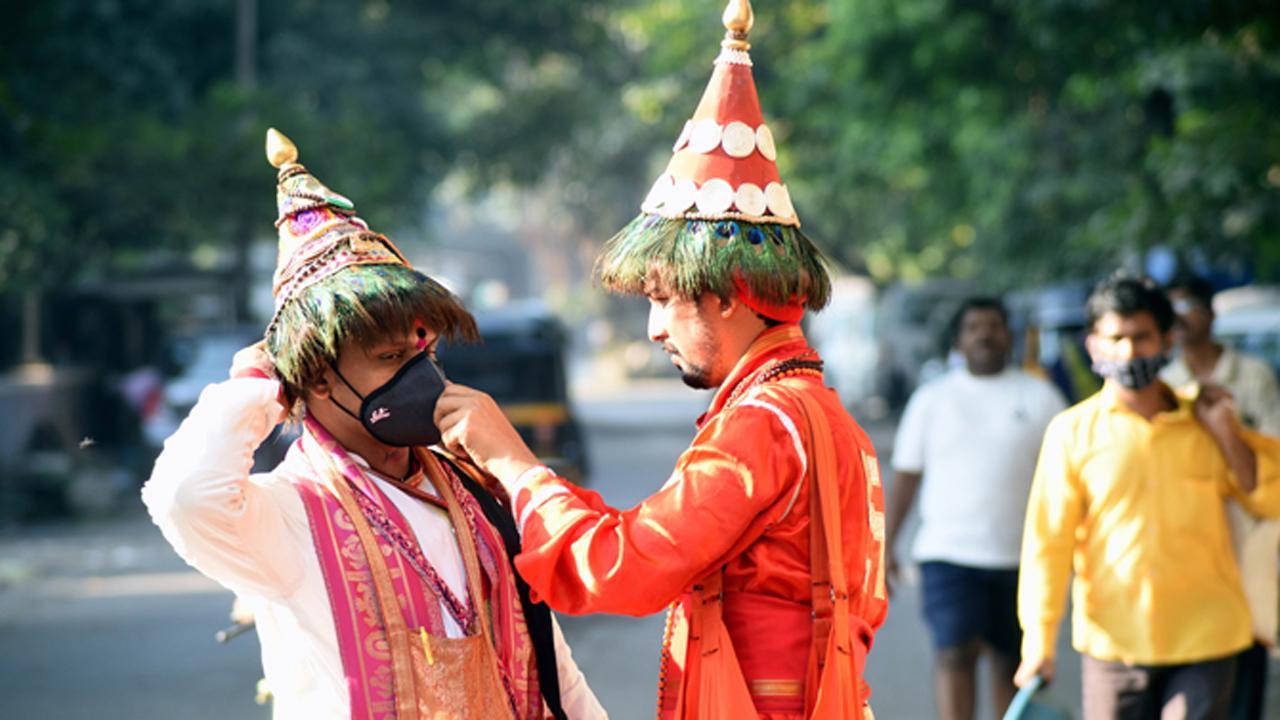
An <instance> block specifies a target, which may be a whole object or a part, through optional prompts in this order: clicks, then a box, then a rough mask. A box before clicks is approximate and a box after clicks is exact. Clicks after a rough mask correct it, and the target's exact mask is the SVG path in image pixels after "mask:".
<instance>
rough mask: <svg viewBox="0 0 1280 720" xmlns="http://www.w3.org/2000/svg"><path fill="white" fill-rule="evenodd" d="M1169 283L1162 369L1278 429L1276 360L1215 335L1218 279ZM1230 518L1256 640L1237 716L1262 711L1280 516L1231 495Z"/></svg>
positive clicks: (1256, 426) (1245, 663)
mask: <svg viewBox="0 0 1280 720" xmlns="http://www.w3.org/2000/svg"><path fill="white" fill-rule="evenodd" d="M1167 291H1168V293H1169V299H1170V301H1172V303H1173V310H1174V312H1175V313H1176V314H1177V318H1178V322H1177V325H1175V327H1174V329H1175V332H1176V337H1177V341H1178V350H1179V353H1178V356H1177V357H1176V358H1174V359H1173V361H1172V362H1170V363H1169V365H1167V366H1165V368H1164V370H1163V371H1162V372H1161V373H1160V377H1161V379H1162V380H1164V381H1165V383H1166V384H1168V385H1169V387H1172V388H1174V389H1176V390H1177V391H1178V392H1179V393H1181V394H1186V395H1188V396H1194V395H1196V394H1197V393H1198V392H1199V391H1200V388H1201V387H1203V386H1213V385H1216V386H1219V387H1223V388H1226V389H1227V391H1228V392H1230V393H1231V396H1232V399H1233V400H1234V402H1235V406H1236V412H1237V414H1238V415H1239V417H1240V420H1241V422H1243V423H1244V425H1245V426H1247V427H1249V428H1251V429H1253V430H1257V431H1258V432H1260V433H1264V434H1266V435H1276V436H1280V389H1278V388H1277V383H1276V376H1275V373H1274V372H1273V371H1272V370H1271V367H1270V366H1269V365H1267V363H1266V362H1264V361H1263V360H1261V359H1259V358H1255V357H1251V356H1249V355H1244V354H1242V353H1239V352H1236V351H1235V350H1234V349H1232V348H1229V347H1227V346H1225V345H1222V344H1221V343H1217V342H1214V340H1213V317H1214V315H1213V295H1214V291H1213V287H1212V286H1211V285H1210V284H1209V283H1208V282H1207V281H1205V280H1204V279H1203V278H1199V277H1184V278H1179V279H1177V280H1175V281H1174V282H1173V283H1171V284H1170V285H1169V287H1168V288H1167ZM1227 521H1228V523H1229V525H1230V528H1231V541H1232V545H1233V546H1234V549H1235V556H1236V562H1237V563H1239V565H1240V578H1241V580H1243V581H1244V594H1245V599H1246V600H1247V601H1248V602H1249V611H1250V614H1251V617H1252V620H1253V635H1254V641H1255V642H1254V644H1253V646H1252V647H1250V648H1249V649H1247V650H1245V651H1244V652H1243V653H1241V654H1240V656H1239V657H1238V658H1237V661H1236V681H1235V685H1234V686H1233V690H1232V696H1231V720H1255V719H1260V718H1262V717H1263V716H1264V713H1263V709H1264V705H1265V703H1266V682H1267V654H1268V651H1269V650H1270V649H1272V648H1274V647H1276V630H1277V624H1278V622H1277V621H1278V618H1277V615H1280V588H1278V587H1277V584H1278V583H1280V577H1277V571H1278V570H1280V520H1272V519H1268V518H1259V517H1256V516H1254V515H1251V514H1249V513H1248V512H1246V511H1245V510H1244V508H1242V507H1241V506H1240V504H1239V503H1237V502H1235V501H1234V500H1227Z"/></svg>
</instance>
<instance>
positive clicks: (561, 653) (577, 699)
mask: <svg viewBox="0 0 1280 720" xmlns="http://www.w3.org/2000/svg"><path fill="white" fill-rule="evenodd" d="M551 633H552V635H553V636H554V637H555V644H556V674H557V676H558V677H559V679H560V706H561V707H563V708H564V714H565V716H567V717H568V718H569V720H597V719H604V720H607V718H608V717H609V713H607V712H605V711H604V708H603V707H602V706H601V705H600V701H599V700H597V699H596V695H595V693H593V692H591V688H590V687H588V686H587V679H586V678H584V677H583V676H582V671H581V670H579V669H578V664H577V663H575V662H574V661H573V651H571V650H570V649H569V643H567V642H565V641H564V633H562V632H560V623H559V622H557V621H556V616H555V613H552V614H551Z"/></svg>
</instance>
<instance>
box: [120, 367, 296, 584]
mask: <svg viewBox="0 0 1280 720" xmlns="http://www.w3.org/2000/svg"><path fill="white" fill-rule="evenodd" d="M278 390H279V384H278V383H277V382H276V381H274V380H265V379H261V378H237V379H232V380H227V381H225V382H221V383H216V384H213V385H209V386H208V387H206V388H205V389H204V391H203V392H202V393H200V399H199V400H198V401H197V402H196V405H195V407H194V408H192V410H191V414H190V415H189V416H188V417H187V419H186V420H184V421H183V422H182V425H181V426H179V428H178V430H177V432H175V433H174V434H173V436H172V437H170V438H169V439H168V440H166V441H165V443H164V450H163V451H162V452H161V453H160V456H159V457H158V458H157V459H156V465H155V469H154V470H153V471H152V473H151V479H150V480H148V481H147V483H146V484H145V485H144V486H143V487H142V501H143V503H145V504H146V506H147V510H148V511H149V512H150V513H151V519H152V520H153V521H154V522H155V524H156V525H158V526H159V527H160V530H161V532H163V533H164V536H165V539H167V540H168V541H169V543H170V544H171V545H173V548H174V550H176V551H177V552H178V555H180V556H182V559H183V560H186V561H187V563H188V564H190V565H191V566H192V567H194V568H196V569H197V570H199V571H200V572H202V573H204V574H205V575H208V576H209V577H210V578H212V579H214V580H216V581H218V582H219V583H221V584H222V585H224V586H226V587H227V588H229V589H231V590H233V591H235V592H236V593H240V594H244V593H248V594H255V595H262V596H265V597H281V596H284V595H288V594H290V593H291V592H293V590H295V589H296V588H297V586H298V584H299V583H301V581H302V567H301V563H299V562H297V558H296V557H291V556H290V555H291V554H289V553H283V552H280V551H281V550H282V549H283V548H287V547H289V544H290V543H289V538H290V533H289V522H288V519H287V517H286V514H287V513H286V510H296V509H301V505H302V501H301V498H299V497H298V495H297V493H296V491H292V488H291V487H288V486H287V485H286V484H282V483H281V482H272V480H273V478H272V476H270V475H262V476H254V477H252V478H251V477H250V476H249V471H250V469H251V468H252V467H253V452H254V450H255V449H257V447H258V446H259V445H261V444H262V441H263V440H265V439H266V438H267V436H268V435H270V434H271V430H272V427H273V421H274V419H275V418H277V417H279V415H280V413H281V412H282V411H283V408H282V407H281V405H280V403H279V402H278V401H277V399H276V396H277V392H278ZM282 490H283V491H284V492H282ZM291 499H292V502H294V503H296V505H297V508H296V509H295V508H291V507H288V506H287V503H289V502H290V501H291ZM302 512H303V513H305V510H303V511H302Z"/></svg>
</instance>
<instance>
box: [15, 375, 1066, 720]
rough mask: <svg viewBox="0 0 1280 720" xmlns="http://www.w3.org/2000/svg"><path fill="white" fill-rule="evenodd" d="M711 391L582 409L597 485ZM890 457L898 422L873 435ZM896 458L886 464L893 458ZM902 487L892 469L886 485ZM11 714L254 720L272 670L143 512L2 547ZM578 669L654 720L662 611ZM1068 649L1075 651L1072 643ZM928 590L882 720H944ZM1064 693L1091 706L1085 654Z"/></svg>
mask: <svg viewBox="0 0 1280 720" xmlns="http://www.w3.org/2000/svg"><path fill="white" fill-rule="evenodd" d="M707 399H708V395H707V394H706V393H700V392H695V391H693V390H689V389H687V388H685V387H684V386H683V385H681V384H680V383H679V381H678V380H665V381H663V380H649V381H644V382H639V383H635V384H632V385H629V386H626V387H625V388H624V389H623V391H622V392H617V391H613V392H610V393H608V394H607V395H600V396H595V397H589V398H587V399H584V400H583V401H582V402H581V403H580V412H581V416H582V418H583V420H584V422H585V423H586V425H587V427H588V438H587V439H588V443H589V447H590V448H591V452H592V455H593V458H592V460H593V465H594V466H595V467H597V468H599V470H598V471H597V472H596V473H594V474H593V475H592V477H591V481H590V483H589V485H590V487H592V488H593V489H595V490H597V491H599V492H600V493H602V494H603V496H604V498H605V500H606V501H608V502H610V503H611V504H613V505H615V506H618V507H627V506H629V505H631V504H634V503H635V502H638V501H639V500H642V499H643V498H644V497H645V496H646V495H648V494H649V493H651V492H653V491H654V490H656V489H657V488H658V487H659V486H660V485H661V484H662V482H663V481H664V480H665V479H666V476H667V473H668V472H669V471H670V469H671V468H672V467H673V466H674V464H675V460H676V457H677V456H678V455H679V454H680V452H681V450H683V449H684V447H685V446H686V445H687V444H688V442H689V440H691V439H692V437H693V420H694V419H695V418H696V417H697V416H698V414H699V413H701V412H702V410H703V409H704V408H705V404H706V402H707ZM868 430H869V432H870V434H871V438H872V442H873V443H875V445H876V447H877V449H878V451H879V452H881V453H883V454H885V456H886V457H887V453H888V452H889V449H890V447H891V442H892V430H893V425H892V423H891V422H888V421H881V422H876V423H872V424H870V425H868ZM886 462H887V461H886ZM886 478H887V482H889V483H892V476H891V474H888V473H887V474H886ZM0 558H3V561H2V563H3V564H2V565H0V572H3V577H2V579H0V698H2V699H3V701H2V702H0V709H3V711H4V712H3V713H2V714H3V715H4V716H6V717H52V716H57V717H60V718H65V719H66V720H76V719H78V718H86V719H88V718H103V717H110V718H117V717H118V718H136V719H137V720H151V719H155V720H159V719H160V718H175V717H182V718H192V719H193V720H197V719H199V718H210V719H212V718H230V717H236V718H255V717H261V718H266V717H269V714H268V712H267V711H266V710H264V709H263V708H260V707H258V706H256V705H255V704H254V693H255V690H254V688H255V684H256V682H257V679H258V677H259V676H260V672H261V666H260V661H259V658H258V656H257V653H258V645H257V639H256V636H255V635H254V634H252V633H249V634H246V635H242V636H240V637H239V638H237V639H234V640H232V641H230V642H229V643H227V644H226V645H219V644H217V643H215V642H214V639H213V635H214V633H215V632H216V631H217V630H219V629H222V628H223V627H225V626H226V625H227V624H228V623H229V620H228V612H229V610H230V607H231V601H232V595H231V594H230V593H228V592H227V591H225V590H223V589H221V588H220V587H218V586H217V585H216V584H215V583H213V582H212V581H209V580H207V579H205V578H204V577H203V576H201V575H199V574H198V573H196V572H195V571H193V570H190V569H189V568H187V567H186V566H185V564H184V563H183V562H182V561H181V560H180V559H179V558H178V557H177V556H176V555H175V554H174V553H173V551H172V550H171V549H170V548H169V546H168V545H167V544H166V543H165V541H164V539H163V538H162V537H161V535H160V532H159V530H157V529H156V528H155V527H154V526H153V525H152V524H151V523H150V521H149V519H148V518H147V517H146V514H145V511H144V510H143V509H142V508H141V506H140V504H139V506H138V507H135V508H133V509H132V511H130V512H128V513H126V514H125V516H124V517H121V518H118V519H114V520H110V521H99V522H93V523H86V524H83V525H70V526H67V525H61V526H53V527H45V528H41V529H39V530H33V531H29V532H25V533H22V534H21V536H20V537H9V538H5V539H3V540H0ZM560 620H561V623H562V626H563V628H564V631H565V635H566V637H567V639H568V641H569V644H570V645H571V647H572V648H573V653H574V659H575V660H576V661H577V663H578V665H579V667H580V668H582V670H583V672H584V673H585V674H586V677H587V680H588V682H589V683H590V684H591V687H592V689H593V690H594V691H595V692H596V694H597V695H598V696H599V698H600V699H601V701H602V702H603V704H604V706H605V708H606V709H607V710H608V711H609V713H610V717H612V718H615V719H616V720H642V719H644V718H650V717H652V716H653V710H654V701H655V697H656V687H657V676H658V649H659V647H660V645H661V642H662V626H663V616H662V615H661V614H658V615H653V616H649V617H645V618H626V617H618V616H611V615H595V616H587V617H564V616H562V617H561V618H560ZM1064 649H1065V648H1064ZM928 657H929V644H928V638H927V636H926V634H925V628H924V625H923V623H922V621H921V619H920V613H919V598H918V588H917V587H915V586H914V585H912V584H909V585H908V587H906V588H903V589H902V590H901V591H900V592H899V593H898V594H895V595H894V598H893V603H892V605H891V608H890V612H889V618H888V621H887V622H886V624H885V626H884V628H883V629H882V630H881V631H880V633H879V634H878V635H877V636H876V645H875V648H874V649H873V651H872V653H871V656H870V660H869V666H868V681H869V682H870V683H871V686H872V689H873V690H872V691H873V693H874V705H875V709H876V713H877V716H878V717H882V718H929V717H934V712H933V704H932V703H933V701H932V690H931V687H932V686H931V684H930V683H931V680H930V672H929V666H928V662H927V658H928ZM1061 673H1062V677H1060V678H1059V680H1058V682H1057V683H1056V684H1055V687H1054V688H1053V690H1052V693H1051V694H1052V696H1053V697H1055V698H1056V699H1059V700H1060V701H1061V702H1060V704H1061V706H1062V707H1064V708H1073V707H1077V706H1078V704H1079V703H1078V697H1079V670H1078V661H1077V660H1076V659H1075V657H1074V655H1073V654H1071V653H1069V652H1068V653H1067V654H1066V655H1064V656H1063V660H1062V669H1061Z"/></svg>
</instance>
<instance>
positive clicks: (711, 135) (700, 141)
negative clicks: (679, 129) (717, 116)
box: [689, 120, 720, 155]
mask: <svg viewBox="0 0 1280 720" xmlns="http://www.w3.org/2000/svg"><path fill="white" fill-rule="evenodd" d="M719 144H720V123H718V122H716V121H715V120H699V121H697V122H695V123H694V124H693V132H692V133H691V134H690V135H689V149H690V150H692V151H694V152H696V153H699V154H703V155H705V154H706V153H709V152H711V151H712V150H715V149H716V147H717V146H718V145H719Z"/></svg>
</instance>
